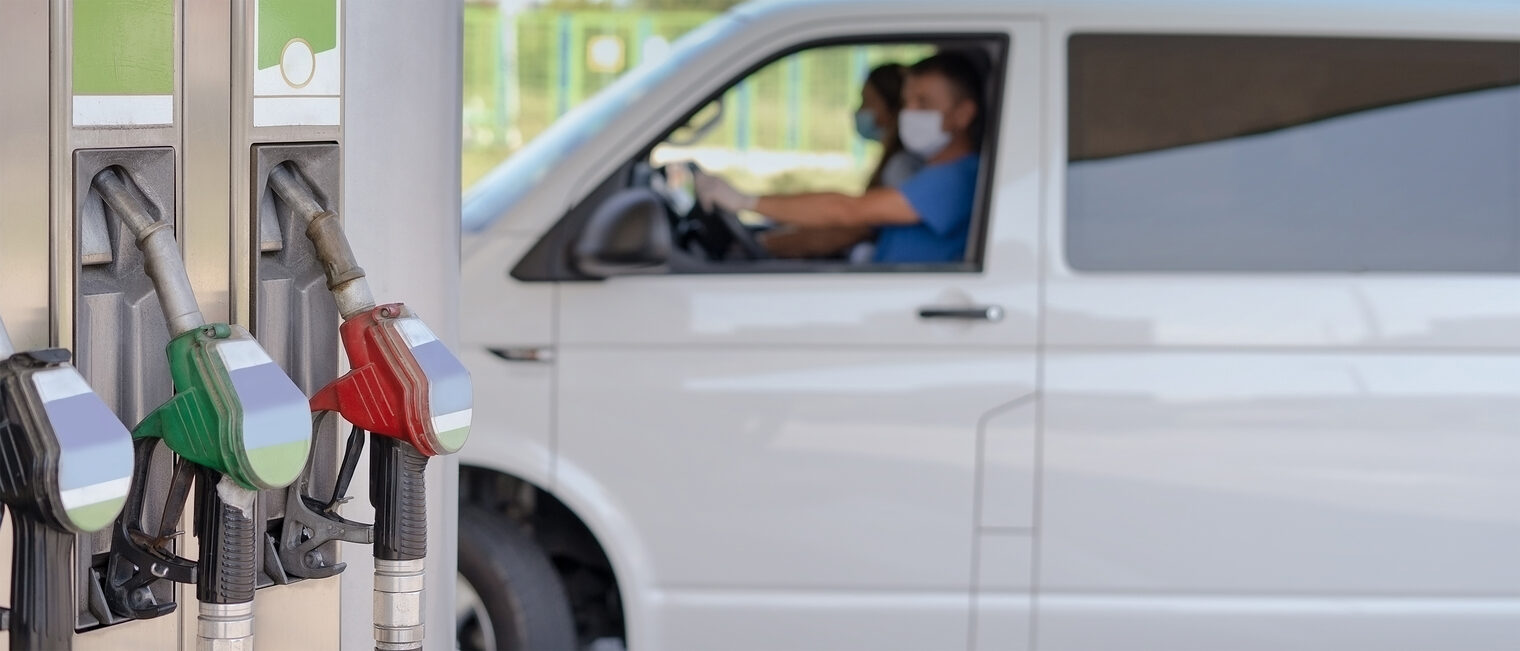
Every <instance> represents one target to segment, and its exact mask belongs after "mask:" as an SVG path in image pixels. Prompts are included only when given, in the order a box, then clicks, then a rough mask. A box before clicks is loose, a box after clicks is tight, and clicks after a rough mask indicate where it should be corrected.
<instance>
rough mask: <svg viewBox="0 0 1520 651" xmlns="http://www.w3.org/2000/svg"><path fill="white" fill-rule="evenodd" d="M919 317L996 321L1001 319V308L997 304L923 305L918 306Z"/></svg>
mask: <svg viewBox="0 0 1520 651" xmlns="http://www.w3.org/2000/svg"><path fill="white" fill-rule="evenodd" d="M918 318H920V319H957V320H961V321H989V322H992V323H997V322H998V321H1002V320H1003V308H1002V307H1001V306H998V305H967V306H964V307H962V306H945V305H925V306H924V307H921V308H918Z"/></svg>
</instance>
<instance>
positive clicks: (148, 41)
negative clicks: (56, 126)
mask: <svg viewBox="0 0 1520 651" xmlns="http://www.w3.org/2000/svg"><path fill="white" fill-rule="evenodd" d="M72 40H73V42H72V44H71V48H70V49H71V52H72V55H73V66H72V72H73V92H72V95H73V100H74V115H73V120H74V126H78V127H136V126H158V125H165V124H173V123H174V0H77V1H76V2H74V3H73V39H72Z"/></svg>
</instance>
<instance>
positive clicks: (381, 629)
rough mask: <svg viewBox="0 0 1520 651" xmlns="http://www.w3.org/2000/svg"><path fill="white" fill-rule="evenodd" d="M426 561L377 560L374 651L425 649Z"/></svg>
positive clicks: (418, 559)
mask: <svg viewBox="0 0 1520 651" xmlns="http://www.w3.org/2000/svg"><path fill="white" fill-rule="evenodd" d="M426 563H427V561H426V560H424V559H421V558H416V559H409V560H402V561H390V560H385V559H383V558H377V559H375V603H374V607H375V609H374V620H375V649H377V650H378V651H412V650H415V649H421V648H422V640H423V629H422V584H423V582H424V579H425V577H424V574H423V569H424V566H425V565H426Z"/></svg>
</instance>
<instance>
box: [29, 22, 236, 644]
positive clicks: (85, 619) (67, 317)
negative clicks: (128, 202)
mask: <svg viewBox="0 0 1520 651" xmlns="http://www.w3.org/2000/svg"><path fill="white" fill-rule="evenodd" d="M5 4H7V5H10V4H12V3H5ZM15 4H35V3H15ZM48 4H49V5H50V6H51V13H50V16H49V21H48V24H47V28H48V29H49V30H50V38H51V41H52V45H51V52H52V60H51V66H50V77H51V96H52V101H51V111H52V115H51V119H50V143H49V144H50V150H51V156H50V159H51V166H52V167H51V170H50V173H49V176H50V180H51V195H50V213H51V222H52V223H51V231H52V239H51V243H52V255H51V260H52V262H51V276H52V288H53V289H52V296H51V303H52V306H53V315H54V318H53V320H52V323H53V328H54V332H53V342H54V343H56V344H57V345H58V346H60V347H63V348H72V349H73V350H74V352H75V355H76V358H75V366H76V367H77V368H78V370H79V372H80V373H81V374H82V375H83V376H84V377H85V379H86V380H87V382H88V383H89V385H90V386H92V387H94V389H95V391H96V393H97V394H98V395H99V396H100V398H101V399H102V401H103V402H104V403H105V405H106V406H107V407H108V408H109V409H110V410H111V411H112V412H114V413H115V414H116V416H117V417H118V418H119V419H120V420H121V421H122V422H123V423H128V424H130V423H137V422H139V421H140V420H142V419H143V418H144V417H146V416H147V415H148V413H149V412H150V411H151V410H152V409H153V408H154V407H157V406H158V405H159V404H161V403H163V402H164V401H166V400H168V399H169V398H170V396H171V395H172V394H173V381H172V379H171V378H170V375H169V364H168V360H167V359H166V358H165V357H164V355H163V350H164V348H165V346H166V345H167V344H168V341H169V328H168V324H167V323H166V321H165V319H164V315H163V312H162V311H161V310H160V309H159V301H158V300H157V298H156V295H155V292H154V289H153V286H152V284H151V283H150V282H148V278H147V274H146V269H145V266H144V265H145V264H146V260H145V259H144V256H143V255H142V252H141V251H139V250H138V249H137V247H136V245H135V241H136V238H135V236H134V235H133V233H132V232H131V229H130V228H129V227H128V225H127V224H124V223H122V222H121V221H120V219H119V217H116V216H113V215H111V214H110V211H108V210H107V209H106V206H105V205H104V202H103V201H102V199H101V197H100V195H99V194H98V193H97V192H95V190H94V189H93V188H92V186H91V182H92V180H93V179H94V178H95V177H96V176H97V175H98V174H99V173H100V172H101V171H102V170H105V169H107V168H112V167H115V168H118V169H121V170H123V171H124V172H126V173H127V174H130V176H131V180H132V182H133V183H134V187H136V188H137V189H138V190H139V191H140V192H141V194H142V196H143V197H144V200H145V201H146V202H147V203H148V204H150V205H151V207H152V209H153V211H154V212H155V213H156V214H157V215H158V216H159V218H160V219H161V220H162V221H163V222H164V224H165V227H166V228H167V229H169V232H170V233H172V234H174V236H175V238H174V239H177V240H178V241H181V242H183V241H186V237H185V234H186V233H187V232H188V231H190V230H193V229H195V228H197V227H196V226H194V225H189V224H186V223H185V221H184V220H182V219H180V215H181V214H183V211H182V208H183V187H182V186H181V185H180V183H179V182H178V181H179V170H181V169H182V168H183V164H182V163H183V161H182V157H181V150H182V144H183V142H182V138H183V114H184V100H183V88H182V85H181V82H182V75H181V74H180V70H181V62H182V61H183V53H182V49H181V42H182V37H181V35H182V31H183V25H184V7H183V2H182V0H115V1H113V2H91V1H87V0H53V1H52V2H50V3H48ZM124 61H129V62H130V65H123V62H124ZM185 253H186V255H187V257H190V256H191V254H192V253H194V252H192V251H186V252H185ZM224 268H225V267H224ZM198 280H199V281H200V282H202V283H205V282H210V283H216V282H218V281H217V279H215V278H200V279H198ZM220 282H221V284H222V285H223V286H225V283H226V275H225V273H224V274H223V275H222V278H221V280H220ZM152 461H153V463H152V464H150V467H149V469H147V470H146V471H144V472H143V477H144V478H145V480H146V481H145V482H143V483H144V484H145V486H144V487H143V489H144V490H146V491H147V492H150V493H154V494H157V493H161V492H162V491H163V490H165V488H166V487H167V486H168V484H169V476H170V474H171V464H172V455H171V454H169V453H168V452H167V451H164V452H163V453H161V454H158V455H156V456H155V457H153V459H152ZM144 515H145V516H146V518H147V519H156V518H158V517H159V515H160V514H159V513H158V512H150V513H146V514H144ZM110 546H111V534H110V533H105V532H103V533H100V534H95V535H81V536H79V537H78V543H77V546H76V551H75V553H76V556H77V558H78V561H77V568H78V569H77V571H76V572H75V573H74V580H75V593H76V594H79V595H81V597H82V598H81V599H79V600H78V604H79V610H78V613H77V621H76V625H77V628H78V629H79V630H81V631H94V632H85V633H82V634H81V635H80V636H79V639H78V640H77V642H76V644H75V646H76V648H83V649H95V648H155V649H156V648H174V647H176V646H177V645H178V642H179V639H180V635H179V634H180V631H179V621H178V618H177V617H160V618H157V619H153V620H147V621H136V622H130V623H127V620H125V619H123V618H122V617H120V616H119V615H118V614H117V613H113V612H112V611H111V610H110V609H109V608H106V607H103V606H102V604H104V602H105V600H104V597H103V595H102V594H101V587H100V585H101V578H102V577H103V576H104V573H105V572H106V567H107V564H108V561H109V556H108V552H109V551H110ZM140 597H141V598H142V600H143V602H144V603H145V604H146V603H159V604H173V603H174V602H176V601H183V599H182V597H183V595H181V594H180V589H179V588H178V587H177V586H175V585H173V584H170V583H168V582H160V583H158V584H156V585H154V586H152V587H151V588H150V589H149V590H147V591H146V592H144V593H143V594H142V595H140ZM116 624H125V625H116ZM95 629H101V630H98V631H96V630H95Z"/></svg>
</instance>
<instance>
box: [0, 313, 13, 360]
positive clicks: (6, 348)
mask: <svg viewBox="0 0 1520 651" xmlns="http://www.w3.org/2000/svg"><path fill="white" fill-rule="evenodd" d="M14 354H16V345H15V344H12V343H11V335H10V333H9V332H6V331H5V320H3V319H0V359H4V358H6V357H10V356H11V355H14Z"/></svg>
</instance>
